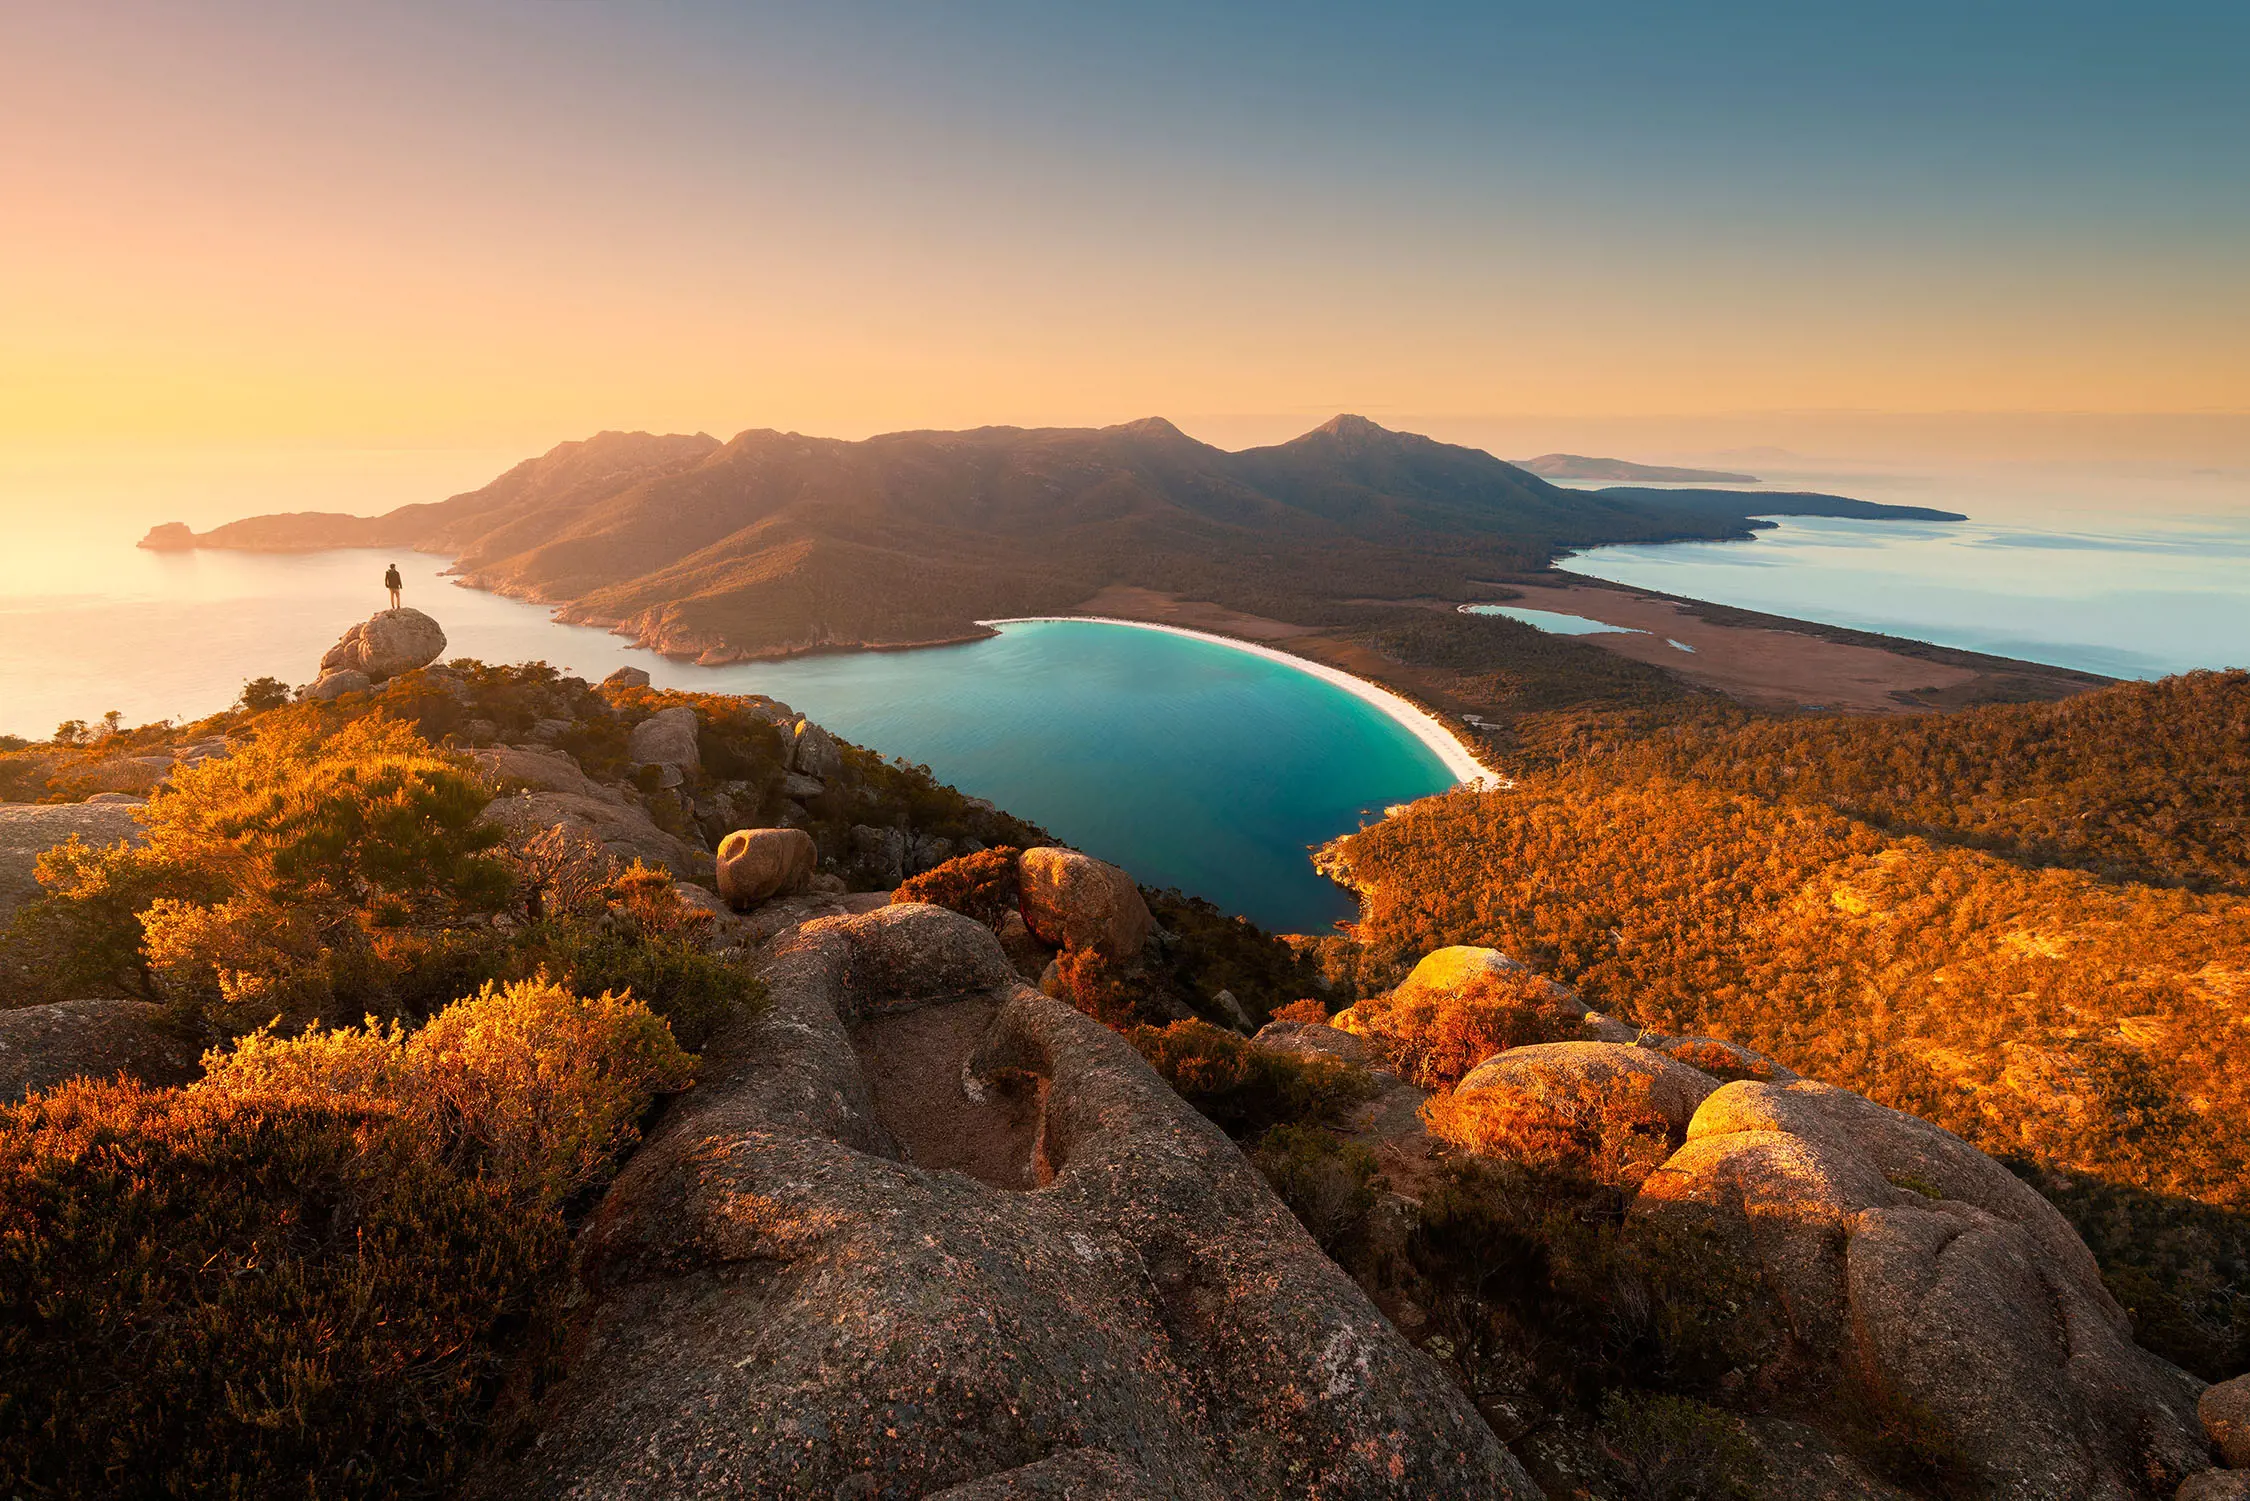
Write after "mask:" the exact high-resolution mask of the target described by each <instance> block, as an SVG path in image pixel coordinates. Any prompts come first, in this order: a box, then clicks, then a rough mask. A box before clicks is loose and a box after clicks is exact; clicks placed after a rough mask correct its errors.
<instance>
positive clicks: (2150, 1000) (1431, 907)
mask: <svg viewBox="0 0 2250 1501" xmlns="http://www.w3.org/2000/svg"><path fill="white" fill-rule="evenodd" d="M2246 716H2250V675H2245V674H2243V673H2229V674H2196V675H2193V676H2190V677H2187V678H2182V679H2174V680H2169V681H2167V682H2164V683H2159V684H2130V685H2123V686H2120V687H2117V688H2113V689H2107V690H2103V691H2101V692H2099V693H2094V694H2088V695H2085V696H2083V697H2080V698H2077V699H2073V700H2069V701H2067V702H2064V703H2061V704H2054V705H2031V706H2012V707H2006V708H1996V709H1987V710H1979V711H1975V712H1972V713H1965V714H1960V715H1953V716H1946V717H1936V716H1932V717H1928V718H1923V719H1915V720H1884V721H1871V720H1865V719H1837V718H1826V719H1817V720H1791V721H1774V722H1756V723H1749V724H1741V725H1737V726H1735V727H1732V728H1727V727H1723V726H1718V725H1715V724H1712V723H1704V724H1701V725H1697V726H1692V727H1689V728H1680V727H1678V726H1676V725H1674V726H1669V727H1663V728H1656V729H1651V728H1650V727H1648V726H1647V725H1645V724H1644V725H1635V724H1634V723H1632V722H1631V721H1629V720H1625V719H1616V720H1613V721H1610V729H1609V730H1608V731H1607V732H1606V733H1604V732H1602V731H1601V730H1600V729H1599V728H1598V726H1599V723H1600V721H1598V720H1595V719H1590V718H1588V717H1586V716H1583V715H1582V716H1580V717H1579V718H1578V719H1576V720H1574V721H1572V722H1571V726H1570V728H1571V731H1572V733H1571V734H1570V735H1569V736H1567V737H1560V738H1555V737H1550V740H1549V742H1548V743H1549V744H1550V746H1555V745H1565V744H1567V745H1575V746H1577V747H1578V749H1576V750H1575V751H1551V753H1550V755H1549V757H1548V758H1547V759H1546V761H1545V764H1543V765H1534V766H1527V767H1526V768H1524V771H1523V774H1522V776H1521V777H1520V779H1519V781H1518V784H1517V785H1516V786H1515V787H1514V788H1513V789H1512V790H1508V791H1501V792H1491V793H1482V794H1479V793H1471V792H1462V793H1457V794H1454V795H1452V796H1449V797H1445V798H1441V799H1435V800H1432V801H1429V802H1425V803H1421V804H1417V805H1415V806H1414V807H1413V808H1411V809H1409V810H1407V811H1405V812H1404V813H1402V814H1401V815H1399V816H1397V817H1394V818H1392V819H1389V820H1387V821H1385V822H1383V823H1381V824H1379V825H1376V826H1375V827H1373V828H1371V829H1369V830H1368V831H1366V832H1364V833H1362V834H1360V835H1357V836H1355V837H1353V838H1351V839H1348V840H1345V841H1342V842H1340V844H1339V845H1338V846H1335V847H1332V850H1331V852H1330V854H1329V856H1328V858H1329V859H1330V860H1331V861H1332V862H1333V863H1334V867H1335V869H1336V871H1337V872H1338V874H1339V875H1340V876H1342V877H1344V878H1345V879H1348V880H1349V881H1350V882H1351V883H1352V884H1354V885H1356V886H1358V887H1359V888H1360V889H1361V890H1362V892H1363V894H1364V896H1365V914H1364V918H1365V920H1364V921H1363V923H1362V924H1361V926H1360V929H1359V933H1360V936H1361V937H1362V938H1363V939H1364V940H1366V942H1367V943H1368V945H1369V950H1370V958H1371V960H1372V961H1373V962H1375V963H1376V964H1377V965H1380V964H1381V963H1383V962H1385V961H1386V960H1398V959H1405V958H1410V957H1411V956H1413V955H1417V954H1420V953H1423V952H1425V951H1427V950H1428V949H1430V948H1432V947H1435V946H1437V945H1440V944H1447V943H1478V944H1490V945H1492V946H1494V947H1498V948H1501V949H1505V950H1507V951H1508V952H1510V953H1512V954H1515V955H1517V956H1519V957H1521V958H1523V959H1524V960H1525V961H1526V962H1529V963H1531V964H1533V965H1534V966H1536V967H1538V968H1540V969H1542V970H1545V971H1547V972H1549V973H1552V974H1554V975H1556V976H1557V977H1559V978H1562V979H1565V980H1567V981H1569V982H1571V983H1573V984H1575V985H1576V986H1578V987H1579V988H1580V990H1581V992H1582V994H1583V995H1584V997H1585V999H1586V1000H1587V1002H1588V1003H1589V1004H1592V1005H1594V1006H1597V1007H1600V1008H1602V1009H1605V1010H1608V1011H1611V1012H1614V1013H1615V1014H1618V1015H1620V1016H1622V1017H1624V1018H1626V1019H1628V1020H1631V1021H1634V1022H1638V1023H1641V1024H1644V1025H1647V1026H1652V1027H1659V1028H1663V1029H1666V1030H1671V1031H1695V1032H1706V1033H1712V1034H1716V1035H1719V1036H1723V1037H1728V1038H1732V1039H1735V1040H1737V1041H1740V1042H1743V1043H1746V1044H1748V1045H1750V1046H1753V1047H1756V1048H1759V1049H1762V1050H1765V1051H1767V1052H1770V1053H1773V1054H1774V1055H1776V1056H1777V1057H1780V1058H1781V1059H1783V1060H1784V1061H1785V1062H1787V1063H1788V1064H1790V1065H1791V1066H1792V1067H1794V1068H1798V1069H1800V1070H1802V1071H1804V1072H1806V1073H1808V1074H1811V1075H1813V1076H1815V1077H1819V1078H1823V1079H1827V1080H1830V1081H1832V1082H1834V1083H1838V1084H1842V1085H1845V1086H1847V1087H1849V1088H1852V1089H1855V1090H1859V1091H1862V1092H1864V1093H1867V1094H1869V1095H1871V1096H1873V1097H1875V1098H1877V1099H1880V1100H1882V1101H1884V1102H1886V1103H1889V1104H1893V1105H1896V1106H1898V1107H1899V1108H1902V1109H1905V1110H1909V1111H1911V1112H1913V1113H1915V1114H1917V1115H1921V1116H1924V1117H1926V1118H1928V1119H1930V1120H1933V1121H1936V1122H1938V1123H1940V1124H1942V1125H1944V1126H1947V1127H1948V1128H1950V1129H1952V1130H1954V1131H1957V1132H1959V1133H1960V1134H1961V1135H1963V1136H1965V1137H1967V1138H1968V1139H1969V1140H1970V1141H1972V1142H1974V1143H1976V1144H1977V1145H1979V1146H1981V1147H1983V1148H1985V1149H1986V1150H1987V1151H1990V1152H1992V1153H1994V1154H1995V1155H1999V1156H2003V1157H2005V1158H2008V1159H2010V1160H2012V1161H2015V1162H2017V1163H2020V1164H2022V1165H2023V1170H2024V1171H2025V1172H2026V1173H2027V1174H2028V1175H2029V1176H2030V1177H2031V1179H2032V1181H2033V1182H2034V1183H2036V1184H2037V1185H2038V1186H2039V1187H2040V1188H2041V1189H2042V1190H2043V1191H2045V1192H2047V1193H2048V1194H2049V1196H2050V1197H2052V1198H2054V1199H2055V1200H2056V1202H2057V1203H2058V1204H2060V1205H2061V1206H2062V1207H2063V1208H2064V1209H2065V1211H2066V1212H2067V1213H2069V1214H2070V1215H2071V1216H2072V1218H2073V1219H2074V1221H2075V1222H2076V1223H2077V1225H2078V1226H2079V1228H2080V1230H2081V1232H2082V1233H2083V1234H2084V1235H2085V1236H2086V1239H2087V1240H2088V1242H2089V1243H2090V1244H2091V1245H2092V1246H2093V1247H2094V1248H2095V1250H2096V1253H2097V1254H2098V1255H2099V1256H2100V1257H2101V1258H2102V1261H2103V1263H2104V1266H2105V1269H2106V1272H2107V1275H2108V1276H2109V1278H2110V1280H2111V1282H2112V1285H2113V1287H2114V1288H2115V1290H2116V1291H2117V1293H2118V1294H2119V1296H2120V1299H2121V1301H2123V1302H2124V1303H2126V1304H2127V1306H2128V1307H2130V1308H2132V1309H2133V1310H2134V1312H2135V1314H2136V1317H2137V1319H2138V1320H2139V1322H2140V1325H2141V1329H2142V1334H2143V1338H2144V1340H2145V1341H2146V1342H2148V1343H2149V1344H2151V1345H2152V1347H2154V1348H2156V1349H2158V1350H2160V1351H2162V1352H2163V1353H2165V1354H2167V1355H2168V1356H2170V1357H2171V1358H2173V1359H2175V1360H2178V1361H2180V1362H2181V1363H2183V1364H2185V1365H2188V1366H2190V1367H2191V1368H2195V1369H2198V1370H2200V1371H2202V1372H2203V1373H2204V1374H2206V1375H2207V1376H2217V1375H2223V1374H2230V1373H2231V1372H2232V1371H2233V1370H2238V1369H2240V1368H2241V1367H2242V1365H2243V1364H2244V1363H2245V1361H2246V1360H2250V1131H2245V1130H2244V1129H2243V1122H2244V1121H2246V1120H2250V1071H2246V1070H2245V1069H2244V1068H2243V1067H2242V1058H2243V1056H2244V1051H2245V1048H2250V898H2246V897H2245V895H2244V884H2243V883H2244V873H2245V869H2246V864H2245V862H2246V854H2245V848H2244V827H2245V825H2244V821H2243V818H2244V809H2245V777H2244V771H2245V765H2246V758H2250V750H2246V748H2245V724H2246V722H2250V718H2246ZM1724 717H1727V716H1708V718H1711V719H1718V718H1724ZM1550 728H1552V727H1550Z"/></svg>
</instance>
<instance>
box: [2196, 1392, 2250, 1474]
mask: <svg viewBox="0 0 2250 1501" xmlns="http://www.w3.org/2000/svg"><path fill="white" fill-rule="evenodd" d="M2195 1415H2196V1416H2197V1417H2198V1418H2200V1419H2202V1420H2203V1431H2204V1433H2205V1434H2207V1435H2208V1436H2209V1437H2210V1440H2211V1444H2212V1447H2214V1448H2216V1449H2217V1450H2218V1451H2219V1454H2220V1456H2221V1457H2222V1458H2224V1459H2225V1460H2226V1462H2227V1464H2228V1466H2229V1467H2230V1468H2233V1469H2237V1470H2250V1374H2246V1375H2241V1376H2237V1377H2235V1378H2234V1379H2233V1380H2232V1381H2222V1382H2220V1383H2218V1384H2217V1385H2216V1386H2208V1387H2205V1388H2204V1389H2203V1396H2202V1399H2201V1400H2200V1401H2198V1402H2197V1403H2196V1405H2195Z"/></svg>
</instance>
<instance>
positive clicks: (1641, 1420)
mask: <svg viewBox="0 0 2250 1501" xmlns="http://www.w3.org/2000/svg"><path fill="white" fill-rule="evenodd" d="M1601 1438H1602V1447H1603V1449H1604V1450H1606V1451H1607V1453H1608V1454H1609V1457H1610V1459H1611V1461H1612V1462H1614V1463H1615V1464H1616V1465H1617V1468H1618V1470H1619V1471H1620V1472H1621V1475H1622V1478H1623V1480H1624V1482H1625V1486H1626V1494H1627V1495H1629V1496H1631V1497H1633V1498H1634V1501H1736V1498H1745V1501H1746V1498H1748V1497H1752V1496H1755V1495H1757V1494H1759V1484H1760V1482H1762V1481H1763V1480H1764V1479H1765V1465H1764V1463H1763V1462H1762V1461H1761V1460H1760V1459H1759V1457H1758V1448H1757V1445H1755V1444H1753V1443H1752V1442H1751V1441H1750V1438H1749V1435H1747V1434H1746V1433H1744V1432H1743V1431H1742V1424H1741V1422H1740V1421H1739V1420H1738V1419H1735V1418H1732V1417H1729V1416H1728V1415H1727V1414H1725V1413H1723V1412H1720V1411H1719V1410H1718V1409H1717V1408H1713V1407H1706V1406H1704V1405H1703V1404H1702V1403H1701V1402H1697V1401H1695V1400H1694V1399H1693V1398H1689V1397H1675V1396H1669V1395H1667V1394H1665V1393H1662V1392H1611V1393H1610V1394H1609V1395H1608V1396H1606V1397H1604V1398H1603V1399H1602V1428H1601Z"/></svg>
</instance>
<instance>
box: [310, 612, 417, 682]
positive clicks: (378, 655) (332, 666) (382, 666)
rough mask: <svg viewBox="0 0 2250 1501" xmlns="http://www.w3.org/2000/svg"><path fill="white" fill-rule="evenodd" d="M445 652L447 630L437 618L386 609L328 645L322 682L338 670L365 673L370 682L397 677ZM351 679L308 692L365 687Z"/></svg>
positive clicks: (341, 680)
mask: <svg viewBox="0 0 2250 1501" xmlns="http://www.w3.org/2000/svg"><path fill="white" fill-rule="evenodd" d="M443 655H445V632H444V630H443V629H441V628H440V627H439V625H438V623H437V622H436V621H435V620H432V619H431V618H430V617H429V616H427V615H425V614H423V613H422V612H421V611H420V610H409V609H404V608H401V609H396V610H384V611H381V612H379V613H377V614H375V615H371V616H369V617H368V618H367V619H365V620H363V621H361V622H360V623H359V624H358V625H355V626H353V627H352V628H351V629H350V630H348V631H346V632H344V634H343V638H342V639H341V640H339V641H338V642H337V643H336V644H335V645H334V646H331V647H330V648H328V654H327V655H326V656H324V657H322V658H321V659H320V676H321V682H322V683H326V682H328V680H329V679H330V678H331V677H332V676H334V675H335V674H339V673H352V672H357V673H364V674H365V675H366V677H367V686H372V685H374V684H377V683H381V682H384V681H386V680H388V679H390V678H394V677H397V676H398V675H399V674H400V673H402V672H412V671H414V670H415V669H416V668H418V667H427V666H429V665H430V664H431V663H432V662H435V661H436V660H437V659H438V658H439V657H441V656H443ZM348 681H349V680H348V679H340V680H338V682H336V683H331V684H330V685H329V687H328V688H327V690H326V691H325V692H322V691H320V690H321V683H315V684H314V685H313V687H312V688H309V689H307V690H306V694H305V696H306V697H308V698H310V697H327V698H334V697H336V696H337V695H338V694H340V693H347V692H361V691H364V688H352V687H349V686H345V684H347V683H348Z"/></svg>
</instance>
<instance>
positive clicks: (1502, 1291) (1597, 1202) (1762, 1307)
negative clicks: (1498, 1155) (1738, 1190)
mask: <svg viewBox="0 0 2250 1501" xmlns="http://www.w3.org/2000/svg"><path fill="white" fill-rule="evenodd" d="M1625 1205H1626V1199H1625V1196H1624V1195H1623V1194H1621V1193H1619V1192H1616V1191H1615V1190H1611V1189H1605V1188H1603V1187H1601V1186H1600V1185H1597V1184H1591V1183H1587V1182H1585V1181H1584V1180H1582V1179H1574V1178H1566V1177H1556V1176H1552V1175H1549V1174H1544V1173H1539V1172H1535V1171H1531V1170H1528V1169H1524V1168H1521V1167H1517V1166H1515V1165H1513V1164H1507V1163H1491V1162H1484V1161H1480V1160H1477V1159H1473V1158H1472V1159H1465V1160H1456V1161H1454V1162H1452V1163H1449V1164H1447V1165H1446V1167H1445V1169H1444V1171H1443V1172H1442V1174H1441V1176H1440V1178H1439V1181H1438V1184H1437V1186H1436V1187H1435V1188H1433V1189H1432V1190H1431V1191H1430V1192H1429V1193H1427V1194H1426V1195H1425V1196H1424V1197H1423V1200H1422V1211H1421V1219H1420V1223H1419V1224H1418V1225H1417V1226H1416V1227H1415V1229H1414V1232H1413V1234H1412V1235H1411V1236H1410V1237H1409V1239H1408V1243H1407V1251H1408V1256H1409V1258H1410V1260H1411V1261H1412V1263H1413V1265H1414V1267H1415V1269H1416V1270H1417V1271H1418V1272H1420V1273H1421V1275H1422V1276H1423V1277H1424V1278H1425V1279H1426V1281H1427V1296H1426V1298H1425V1300H1424V1301H1425V1302H1426V1303H1427V1305H1428V1307H1429V1309H1430V1313H1431V1322H1432V1327H1433V1330H1434V1331H1435V1332H1436V1333H1438V1334H1440V1335H1441V1336H1443V1337H1444V1338H1446V1339H1447V1340H1448V1341H1449V1342H1450V1343H1451V1344H1452V1345H1453V1346H1454V1347H1455V1348H1456V1349H1457V1351H1458V1352H1459V1353H1458V1355H1457V1359H1458V1361H1459V1363H1460V1365H1461V1368H1462V1370H1463V1373H1464V1374H1465V1376H1466V1377H1467V1379H1468V1381H1469V1384H1470V1385H1471V1387H1472V1389H1479V1388H1483V1387H1486V1386H1493V1387H1502V1386H1504V1384H1506V1383H1511V1382H1514V1381H1517V1380H1519V1379H1520V1374H1519V1373H1520V1372H1521V1370H1522V1368H1523V1366H1524V1364H1525V1363H1528V1364H1529V1365H1530V1367H1531V1369H1532V1371H1533V1373H1534V1374H1535V1378H1536V1380H1537V1381H1538V1383H1539V1384H1541V1385H1542V1386H1543V1387H1544V1388H1546V1390H1545V1392H1544V1394H1543V1395H1544V1397H1545V1400H1547V1401H1548V1402H1550V1403H1551V1404H1557V1405H1570V1404H1591V1403H1592V1402H1593V1401H1595V1400H1597V1399H1598V1397H1599V1395H1600V1393H1601V1392H1602V1391H1603V1390H1605V1389H1606V1388H1609V1387H1615V1386H1624V1385H1636V1386H1652V1387H1659V1388H1664V1389H1668V1390H1673V1391H1679V1392H1688V1393H1695V1392H1706V1391H1712V1390H1715V1389H1717V1388H1718V1387H1719V1386H1720V1384H1721V1383H1722V1382H1723V1381H1724V1380H1725V1379H1726V1378H1727V1377H1728V1376H1729V1375H1730V1373H1733V1372H1736V1371H1742V1370H1758V1369H1762V1368H1763V1367H1764V1366H1765V1365H1766V1364H1767V1363H1768V1361H1770V1360H1771V1359H1772V1358H1773V1356H1774V1355H1775V1354H1776V1353H1777V1352H1778V1351H1779V1350H1780V1348H1781V1344H1782V1340H1783V1337H1784V1332H1783V1329H1782V1326H1781V1325H1780V1323H1779V1321H1778V1319H1777V1317H1776V1315H1775V1313H1774V1311H1773V1309H1772V1307H1771V1301H1772V1300H1771V1299H1770V1298H1769V1297H1768V1296H1766V1294H1765V1293H1764V1291H1763V1289H1762V1286H1761V1284H1760V1283H1759V1281H1758V1278H1757V1276H1756V1274H1755V1273H1754V1272H1753V1271H1751V1270H1750V1269H1748V1268H1747V1267H1746V1266H1745V1265H1744V1264H1743V1262H1742V1259H1741V1257H1740V1256H1739V1255H1738V1254H1737V1252H1736V1250H1735V1248H1734V1247H1733V1246H1732V1245H1730V1244H1729V1243H1728V1241H1727V1240H1726V1239H1725V1237H1724V1236H1723V1235H1722V1234H1721V1233H1720V1231H1719V1229H1718V1227H1717V1226H1715V1225H1714V1224H1712V1223H1709V1222H1708V1221H1704V1220H1696V1219H1689V1218H1685V1217H1681V1218H1671V1217H1667V1218H1665V1219H1661V1220H1655V1219H1646V1220H1643V1219H1633V1220H1628V1219H1627V1217H1626V1215H1625Z"/></svg>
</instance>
